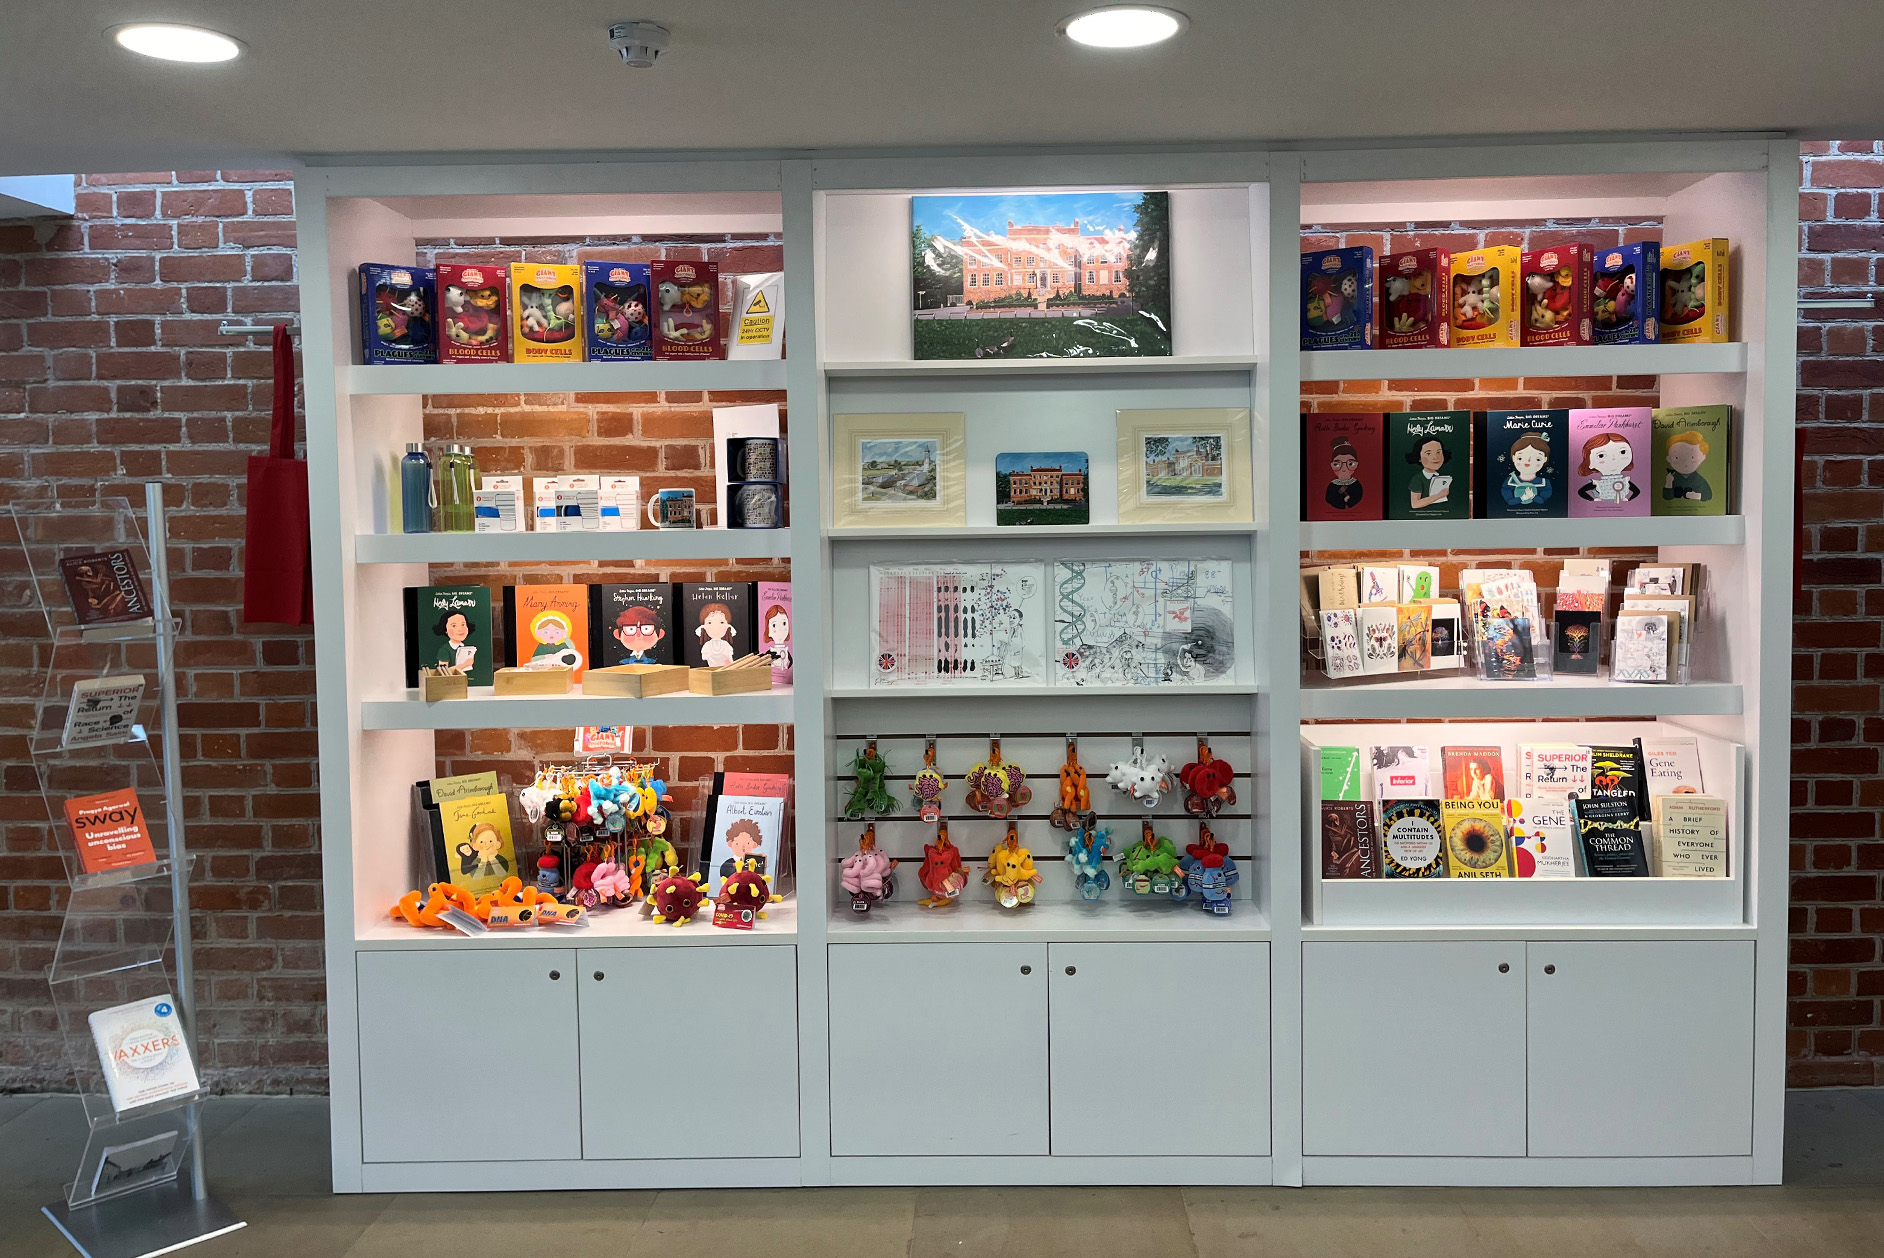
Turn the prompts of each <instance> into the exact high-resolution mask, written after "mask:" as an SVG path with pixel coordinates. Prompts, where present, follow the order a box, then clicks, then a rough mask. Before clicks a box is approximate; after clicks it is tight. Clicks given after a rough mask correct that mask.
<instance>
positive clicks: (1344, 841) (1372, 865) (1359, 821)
mask: <svg viewBox="0 0 1884 1258" xmlns="http://www.w3.org/2000/svg"><path fill="white" fill-rule="evenodd" d="M1321 876H1322V877H1323V878H1378V877H1380V853H1379V851H1378V850H1377V847H1376V842H1375V838H1374V806H1373V805H1372V804H1370V803H1368V802H1367V801H1366V800H1364V799H1324V800H1322V801H1321Z"/></svg>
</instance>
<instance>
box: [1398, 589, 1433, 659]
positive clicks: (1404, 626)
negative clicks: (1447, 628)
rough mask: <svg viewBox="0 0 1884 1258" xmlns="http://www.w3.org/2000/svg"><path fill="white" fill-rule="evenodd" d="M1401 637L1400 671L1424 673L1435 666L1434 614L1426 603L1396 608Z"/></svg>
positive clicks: (1402, 605) (1408, 604) (1401, 605)
mask: <svg viewBox="0 0 1884 1258" xmlns="http://www.w3.org/2000/svg"><path fill="white" fill-rule="evenodd" d="M1394 614H1395V624H1396V627H1397V628H1398V630H1399V635H1400V671H1401V672H1403V673H1423V672H1425V671H1426V670H1427V669H1429V668H1431V667H1432V664H1433V613H1432V609H1431V608H1429V607H1427V606H1426V605H1425V604H1424V603H1401V604H1400V605H1399V606H1398V607H1396V608H1394Z"/></svg>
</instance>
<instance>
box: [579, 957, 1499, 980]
mask: <svg viewBox="0 0 1884 1258" xmlns="http://www.w3.org/2000/svg"><path fill="white" fill-rule="evenodd" d="M1498 972H1499V973H1500V974H1509V973H1511V962H1509V961H1500V962H1499V963H1498ZM598 977H599V976H598Z"/></svg>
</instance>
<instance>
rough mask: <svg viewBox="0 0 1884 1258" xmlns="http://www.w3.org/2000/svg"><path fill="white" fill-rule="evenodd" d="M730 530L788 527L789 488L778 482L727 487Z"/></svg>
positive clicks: (752, 482)
mask: <svg viewBox="0 0 1884 1258" xmlns="http://www.w3.org/2000/svg"><path fill="white" fill-rule="evenodd" d="M726 527H727V528H729V529H778V528H784V527H785V487H784V486H783V485H781V484H779V482H777V481H775V480H752V481H747V482H746V483H745V484H743V485H728V486H727V487H726Z"/></svg>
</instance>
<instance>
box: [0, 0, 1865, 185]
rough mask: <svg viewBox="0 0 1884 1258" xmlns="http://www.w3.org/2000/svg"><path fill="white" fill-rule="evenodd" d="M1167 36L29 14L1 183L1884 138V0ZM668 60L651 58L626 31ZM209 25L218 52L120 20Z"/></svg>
mask: <svg viewBox="0 0 1884 1258" xmlns="http://www.w3.org/2000/svg"><path fill="white" fill-rule="evenodd" d="M1165 2H1166V3H1168V4H1171V5H1173V6H1174V7H1177V8H1181V9H1184V10H1185V11H1187V12H1188V13H1189V15H1190V17H1191V28H1190V30H1189V32H1188V33H1187V34H1185V35H1183V36H1181V37H1180V38H1178V39H1177V40H1176V41H1174V42H1172V43H1171V44H1168V45H1165V46H1163V47H1161V48H1155V49H1149V50H1140V51H1135V52H1098V51H1094V50H1090V49H1083V48H1080V47H1077V46H1076V45H1073V44H1071V43H1069V42H1068V41H1067V40H1065V39H1063V38H1061V37H1060V36H1058V35H1056V34H1055V33H1054V27H1055V25H1056V23H1057V22H1058V21H1059V19H1061V18H1062V17H1065V16H1067V14H1069V13H1070V12H1073V11H1075V10H1077V9H1078V8H1080V7H1082V4H1081V0H686V3H679V2H678V0H553V2H548V3H544V2H537V0H5V2H4V4H0V174H9V173H40V172H48V171H71V170H81V171H87V170H152V169H157V170H162V169H176V168H184V169H188V168H193V167H210V166H218V165H220V166H229V165H233V164H241V163H257V162H261V163H264V164H266V163H269V162H277V163H278V162H279V161H281V160H282V159H283V158H288V157H294V156H302V155H316V154H336V153H418V152H427V151H440V150H457V151H465V152H551V151H557V150H562V151H572V150H623V149H780V148H783V149H800V148H813V147H816V148H854V147H865V148H868V147H908V146H940V145H957V144H973V145H977V146H979V145H1020V146H1025V145H1039V144H1055V145H1057V144H1078V143H1117V142H1134V141H1225V140H1271V139H1304V140H1326V139H1341V138H1349V137H1367V136H1439V135H1446V136H1454V135H1489V134H1536V133H1546V132H1552V133H1555V132H1592V131H1657V132H1667V131H1689V130H1700V131H1745V130H1756V131H1757V130H1783V131H1793V132H1799V133H1802V134H1806V135H1818V136H1842V137H1850V138H1862V137H1869V136H1877V135H1884V3H1880V2H1879V0H1844V2H1838V0H1785V2H1779V0H1570V2H1569V3H1563V4H1556V5H1550V6H1535V7H1534V6H1528V5H1516V4H1512V3H1510V2H1509V0H1499V2H1496V3H1494V2H1493V0H1292V2H1283V0H1165ZM625 18H652V19H655V20H657V21H660V22H662V23H664V24H665V25H667V26H668V27H669V28H670V29H671V30H672V31H673V37H674V38H673V47H672V49H671V51H670V52H669V53H668V54H667V55H666V56H665V57H663V58H662V60H661V64H660V65H658V66H656V67H655V68H654V69H652V70H630V69H628V68H627V67H625V66H623V65H622V64H621V63H620V61H619V60H617V59H616V58H615V54H614V53H613V52H612V51H611V50H610V49H609V47H608V43H607V27H608V24H609V22H610V21H614V20H620V19H625ZM131 20H170V21H184V22H193V23H196V24H200V25H204V26H209V27H212V28H214V29H217V30H221V31H224V32H227V33H228V34H231V35H234V36H236V37H237V38H239V39H242V40H243V41H244V42H246V43H247V44H248V46H249V52H248V54H247V55H246V56H244V57H243V58H241V59H240V60H238V61H236V62H234V63H231V64H228V65H223V66H207V67H190V66H173V65H164V64H160V63H155V62H150V61H147V60H144V59H142V58H139V57H136V56H133V55H132V54H130V53H127V52H124V51H122V50H120V49H118V48H117V47H116V46H115V45H114V44H111V43H109V42H108V41H107V40H106V39H105V37H104V34H103V32H104V31H105V30H106V29H108V28H109V27H111V26H113V25H116V24H118V23H120V22H125V21H131Z"/></svg>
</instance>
